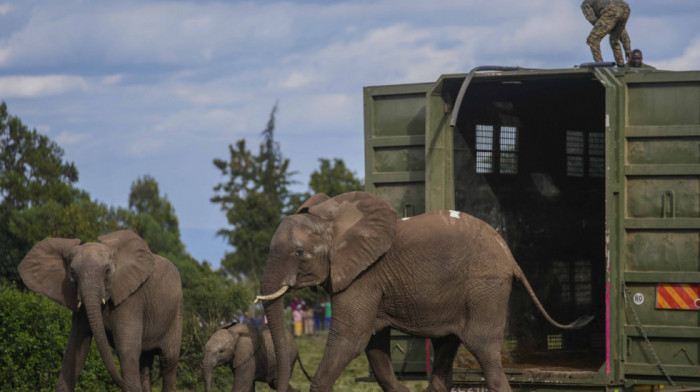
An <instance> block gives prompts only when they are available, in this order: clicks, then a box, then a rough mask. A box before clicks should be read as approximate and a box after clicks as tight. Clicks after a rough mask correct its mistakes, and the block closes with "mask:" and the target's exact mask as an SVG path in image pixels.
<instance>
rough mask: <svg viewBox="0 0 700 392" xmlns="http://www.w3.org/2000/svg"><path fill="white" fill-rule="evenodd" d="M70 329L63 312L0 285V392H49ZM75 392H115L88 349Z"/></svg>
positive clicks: (68, 318) (68, 314) (93, 352)
mask: <svg viewBox="0 0 700 392" xmlns="http://www.w3.org/2000/svg"><path fill="white" fill-rule="evenodd" d="M70 325H71V312H70V311H69V310H68V309H66V308H64V307H62V306H60V305H58V304H56V303H54V302H52V301H51V300H49V299H48V298H45V297H43V296H41V295H39V294H36V293H33V292H30V291H22V290H19V289H18V288H16V287H15V286H14V285H13V284H11V283H7V282H0V391H2V392H5V391H8V392H9V391H53V390H55V388H56V381H57V379H58V375H59V373H60V371H61V361H62V359H63V353H64V351H65V349H66V344H67V342H68V333H69V331H70ZM76 389H77V390H79V391H96V390H101V391H105V390H107V391H116V390H117V388H116V385H115V384H114V382H113V381H112V379H111V377H110V376H109V373H107V369H105V367H104V364H103V363H102V359H101V358H100V355H99V353H98V352H97V349H96V348H95V346H94V345H93V347H92V348H91V350H90V353H89V354H88V358H87V361H86V363H85V366H84V367H83V370H82V372H81V373H80V378H79V380H78V385H77V386H76Z"/></svg>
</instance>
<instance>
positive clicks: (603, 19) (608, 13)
mask: <svg viewBox="0 0 700 392" xmlns="http://www.w3.org/2000/svg"><path fill="white" fill-rule="evenodd" d="M581 10H582V11H583V15H584V16H585V17H586V19H588V21H589V22H591V24H592V25H593V30H591V34H590V35H589V36H588V39H587V40H586V43H587V44H588V46H590V47H591V53H593V61H597V62H602V61H603V56H602V55H601V53H600V41H601V40H602V39H603V37H605V36H606V35H608V34H610V46H611V47H612V50H613V53H614V54H615V62H616V63H617V66H618V67H624V66H625V59H624V58H623V57H622V51H621V50H620V42H622V46H623V47H624V49H625V57H626V58H628V59H629V58H630V54H631V53H630V51H631V43H630V37H629V35H628V34H627V30H625V25H626V24H627V19H628V18H629V17H630V6H629V5H628V4H627V3H626V2H625V1H624V0H584V2H583V3H581Z"/></svg>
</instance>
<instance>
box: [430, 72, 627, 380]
mask: <svg viewBox="0 0 700 392" xmlns="http://www.w3.org/2000/svg"><path fill="white" fill-rule="evenodd" d="M465 78H466V75H444V76H443V77H441V78H440V80H438V82H437V83H436V85H435V88H434V89H433V90H432V91H431V94H430V101H431V103H429V105H428V113H429V116H428V117H429V118H428V124H429V125H428V134H427V141H429V143H428V146H427V151H428V153H427V156H428V158H427V162H428V163H427V165H428V166H430V168H429V169H428V168H426V172H427V175H426V187H427V189H428V194H429V195H430V192H431V191H433V190H437V191H434V193H435V194H433V195H431V196H430V197H428V198H427V200H428V205H427V208H428V209H436V208H454V209H457V210H460V211H465V212H467V213H470V214H472V215H474V216H477V217H479V218H480V219H482V220H484V221H486V222H488V223H489V224H490V225H492V226H493V227H494V228H496V230H497V231H498V232H499V233H500V234H501V235H502V236H503V237H504V239H505V240H506V242H507V243H508V245H509V247H510V248H511V251H512V252H513V254H514V256H515V258H516V260H517V262H518V264H519V265H520V266H521V268H522V269H523V271H524V272H525V275H526V276H527V277H528V280H529V281H530V283H531V284H532V286H533V287H534V289H535V291H536V293H537V295H538V297H539V299H540V300H541V301H542V303H543V304H544V306H545V308H547V310H548V311H549V313H550V315H552V317H553V318H555V319H556V320H558V321H560V322H563V323H568V322H570V321H572V320H574V319H576V318H577V317H579V316H581V315H585V314H592V315H594V316H595V319H594V320H593V321H592V322H591V323H590V324H589V325H587V326H586V327H584V328H582V329H580V330H575V331H563V330H559V329H557V328H556V327H554V326H552V325H550V324H549V323H548V322H547V321H546V320H544V318H543V317H542V316H541V314H540V313H539V312H538V311H537V310H536V308H535V306H534V304H533V303H532V301H531V300H530V299H529V297H528V296H527V294H525V291H524V289H523V288H522V285H520V284H519V283H514V285H513V293H512V294H511V302H510V307H509V316H508V325H507V328H506V337H505V342H504V347H503V350H502V354H503V356H502V358H503V365H504V368H505V370H506V375H507V377H508V378H509V380H510V382H511V387H512V388H513V389H514V390H527V391H540V390H541V391H544V390H577V391H587V390H590V391H600V390H607V389H608V388H610V387H611V386H614V385H620V384H621V381H619V380H620V377H617V378H616V377H614V375H613V374H611V373H607V372H606V370H607V359H606V358H607V356H608V352H609V345H610V342H607V345H606V332H607V328H608V324H606V320H607V319H608V318H607V317H606V288H607V283H608V281H609V276H607V275H606V262H607V259H606V213H605V211H606V207H605V206H606V175H607V174H606V151H607V150H606V146H607V145H609V144H614V143H611V141H609V140H606V114H607V108H606V100H607V99H608V97H607V95H608V93H607V89H606V86H605V85H604V83H602V82H601V80H600V79H599V78H598V77H597V76H596V75H595V74H594V72H592V71H591V70H587V69H575V70H574V69H569V70H520V71H512V72H493V73H486V74H478V75H476V76H474V78H473V80H472V81H471V83H470V85H469V88H468V90H467V92H466V94H465V95H464V97H463V101H462V104H461V105H460V107H459V108H454V109H453V108H452V105H453V103H454V102H455V101H456V98H457V96H458V92H459V90H460V86H461V85H462V82H463V81H464V80H465ZM454 110H459V115H458V116H457V121H456V123H455V125H454V127H452V126H450V117H451V115H452V114H453V111H454ZM442 150H444V151H449V152H451V154H448V155H447V156H445V157H444V158H437V157H439V155H440V153H441V152H442ZM435 153H438V154H437V155H436V154H435ZM431 157H432V158H431ZM433 158H437V159H433ZM440 189H444V190H445V191H444V192H445V193H443V194H440V191H439V190H440ZM618 336H619V335H618ZM453 379H454V381H455V384H456V385H459V386H461V387H464V388H469V387H476V388H478V387H480V385H482V384H483V380H482V375H481V370H480V368H479V366H478V363H476V361H474V359H473V357H472V356H471V354H470V353H468V351H466V349H464V348H460V352H459V353H458V356H457V359H456V361H455V369H454V376H453Z"/></svg>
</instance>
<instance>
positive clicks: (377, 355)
mask: <svg viewBox="0 0 700 392" xmlns="http://www.w3.org/2000/svg"><path fill="white" fill-rule="evenodd" d="M390 340H391V329H390V328H385V329H383V330H381V331H379V332H377V333H376V334H374V335H372V337H370V339H369V344H367V348H366V349H365V354H366V355H367V360H368V361H369V365H370V367H371V368H372V371H373V372H374V376H375V377H376V378H377V382H378V383H379V386H380V387H382V390H384V391H392V392H394V391H397V392H408V389H407V388H406V387H404V386H403V385H401V384H399V380H398V379H397V378H396V374H394V367H393V366H392V364H391V341H390Z"/></svg>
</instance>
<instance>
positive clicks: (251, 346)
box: [228, 323, 260, 368]
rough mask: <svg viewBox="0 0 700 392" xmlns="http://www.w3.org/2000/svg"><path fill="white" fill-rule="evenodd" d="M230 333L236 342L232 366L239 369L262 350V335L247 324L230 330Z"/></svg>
mask: <svg viewBox="0 0 700 392" xmlns="http://www.w3.org/2000/svg"><path fill="white" fill-rule="evenodd" d="M228 332H229V333H230V334H231V336H232V337H233V341H234V342H235V343H234V349H233V362H232V364H231V366H232V367H233V368H237V367H240V366H241V365H243V364H244V363H246V362H248V361H250V360H251V359H253V358H254V357H255V352H256V351H258V349H259V348H260V333H259V332H258V330H257V328H255V327H254V326H252V325H250V324H247V323H243V324H238V325H236V326H234V327H232V328H229V330H228Z"/></svg>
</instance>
